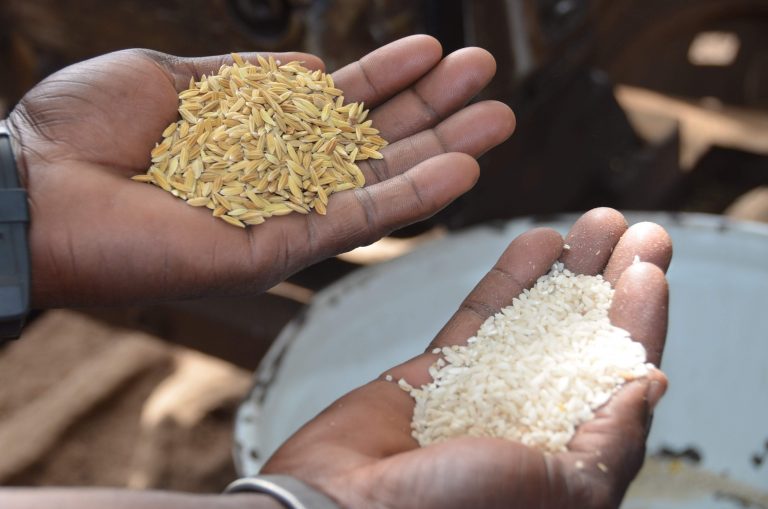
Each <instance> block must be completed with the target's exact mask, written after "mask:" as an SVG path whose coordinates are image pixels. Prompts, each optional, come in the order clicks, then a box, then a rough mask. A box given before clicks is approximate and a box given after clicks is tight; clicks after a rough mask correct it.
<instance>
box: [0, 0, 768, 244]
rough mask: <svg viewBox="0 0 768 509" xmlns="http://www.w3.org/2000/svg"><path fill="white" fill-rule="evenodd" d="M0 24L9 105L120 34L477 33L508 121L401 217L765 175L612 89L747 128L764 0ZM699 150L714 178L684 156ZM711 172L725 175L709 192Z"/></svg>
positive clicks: (52, 6) (458, 218)
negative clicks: (473, 180) (458, 174)
mask: <svg viewBox="0 0 768 509" xmlns="http://www.w3.org/2000/svg"><path fill="white" fill-rule="evenodd" d="M0 23H1V25H0V26H2V28H3V29H2V34H1V35H0V68H1V69H2V72H3V75H6V76H13V77H14V79H11V80H2V81H3V82H2V83H0V87H2V89H0V95H1V96H4V97H5V98H6V101H7V102H8V103H10V104H13V102H14V101H16V100H18V98H19V97H20V96H21V95H22V94H23V92H24V91H25V90H27V89H28V88H29V87H31V86H32V85H33V84H34V83H35V82H37V81H38V80H39V79H41V78H42V77H44V76H45V75H47V74H49V73H50V72H52V71H54V70H56V69H58V68H60V67H62V66H64V65H67V64H69V63H72V62H74V61H78V60H82V59H85V58H88V57H90V56H93V55H95V54H99V53H103V52H107V51H111V50H115V49H119V48H125V47H135V46H143V47H151V48H154V49H158V50H161V51H166V52H169V53H175V54H179V55H201V54H216V53H225V52H229V51H233V50H248V49H263V50H287V49H303V50H306V51H310V52H313V53H316V54H318V55H320V56H321V57H323V58H324V59H325V61H326V63H327V65H328V67H329V68H330V69H334V68H337V67H338V66H340V65H343V64H344V63H346V62H349V61H352V60H354V59H355V58H358V57H359V56H361V55H363V54H365V53H366V52H368V51H370V50H372V49H374V48H376V47H378V46H380V45H382V44H385V43H387V42H389V41H391V40H394V39H397V38H399V37H402V36H404V35H408V34H411V33H419V32H426V33H431V34H433V35H435V36H436V37H438V38H439V39H440V40H441V41H442V42H443V44H444V46H445V48H446V51H450V50H453V49H456V48H459V47H462V46H466V45H478V46H482V47H485V48H487V49H488V50H490V51H491V52H492V53H493V54H494V55H495V56H496V58H497V60H498V64H499V72H498V75H497V78H496V79H495V80H494V82H493V84H492V85H491V87H489V89H488V90H487V91H486V92H485V94H484V95H485V97H492V98H497V99H501V100H503V101H505V102H507V103H509V104H510V105H511V106H512V107H513V108H514V109H515V111H516V113H517V115H518V120H519V128H518V132H517V134H516V135H515V136H514V137H513V138H512V139H511V140H510V141H509V142H508V143H507V144H505V145H504V146H503V147H501V148H499V149H497V150H494V151H493V152H492V153H491V154H489V155H488V156H487V157H486V158H484V160H483V166H484V176H483V179H482V180H481V181H480V183H479V185H478V187H477V188H476V189H475V190H474V191H473V192H471V193H469V194H468V195H467V196H465V197H464V198H463V199H462V200H460V201H459V203H457V204H455V205H453V206H452V207H450V208H449V209H448V210H447V211H445V212H444V213H442V214H441V215H440V216H439V217H438V218H436V219H435V220H433V221H432V222H430V223H429V224H428V225H421V226H420V227H419V229H412V230H411V231H410V232H409V233H413V232H416V231H419V230H420V229H423V228H426V227H429V226H431V225H434V224H436V223H441V224H446V225H448V226H449V227H451V228H457V227H462V226H466V225H469V224H473V223H477V222H481V221H488V220H493V219H500V218H507V217H512V216H517V215H522V214H530V213H539V214H546V213H553V212H560V211H563V210H577V209H584V208H587V207H590V206H593V205H595V204H605V205H614V206H617V207H621V208H635V209H668V210H677V209H696V210H706V211H710V212H722V211H723V210H725V208H726V207H727V206H728V205H729V204H730V203H731V202H732V201H733V200H734V199H735V198H736V197H738V196H739V195H740V194H742V193H744V192H746V191H748V190H749V189H750V188H754V187H758V186H760V185H765V184H766V178H767V177H766V175H767V172H766V171H764V168H763V166H764V164H765V162H764V161H763V160H762V157H758V158H757V159H754V158H753V157H752V156H753V155H754V154H756V153H757V154H759V155H760V156H762V155H764V154H765V153H766V152H768V150H765V147H757V149H756V147H755V144H754V143H751V144H750V143H749V142H748V141H747V142H746V143H744V142H741V143H739V142H738V140H736V143H726V144H725V146H723V147H719V146H718V141H719V139H718V138H717V136H715V139H714V140H709V141H711V143H709V146H705V147H704V148H702V147H700V145H701V142H700V141H698V145H699V146H698V147H697V150H698V152H697V153H695V154H694V155H690V154H689V153H688V152H686V151H687V150H688V148H687V146H681V144H682V145H686V144H687V143H693V144H694V145H696V144H697V140H689V139H687V138H686V136H685V133H682V132H681V129H680V127H681V124H684V123H685V122H686V121H687V117H686V118H681V117H680V114H669V113H665V114H662V113H663V112H660V111H659V109H660V108H658V107H657V108H655V109H654V108H653V107H648V106H647V104H646V103H644V102H643V101H642V100H638V99H637V94H636V93H635V92H636V91H635V90H634V89H628V90H624V91H623V92H624V93H623V97H624V101H622V102H621V104H620V102H619V101H617V94H615V93H614V91H615V88H614V85H615V84H617V83H620V84H624V85H630V86H632V87H639V88H642V89H648V90H652V91H656V92H658V93H661V94H664V95H668V96H673V97H675V98H677V99H678V100H679V101H680V102H678V103H676V105H677V106H678V108H677V109H676V110H675V111H676V112H677V113H679V110H680V109H681V108H682V109H683V110H686V108H684V106H685V105H687V106H688V108H687V112H688V113H689V114H690V113H691V111H693V110H696V109H698V110H701V111H709V112H712V111H715V112H718V113H719V115H720V116H719V117H717V115H715V117H717V118H715V117H709V118H710V120H711V122H710V123H709V124H707V122H704V123H705V124H706V125H704V126H698V127H702V128H704V129H705V128H707V127H708V126H709V125H710V124H712V123H714V124H718V122H720V123H722V122H744V121H745V119H746V124H747V125H748V126H750V129H748V130H747V131H751V132H752V135H753V136H755V137H756V136H758V135H759V134H758V133H756V132H754V128H755V127H759V128H763V129H764V128H765V123H764V122H761V120H762V121H764V118H763V117H759V118H755V117H754V116H750V115H748V114H747V113H748V112H744V111H741V110H752V111H760V112H762V113H765V112H766V111H768V56H766V53H765V51H763V50H764V48H766V47H768V1H766V0H642V1H641V0H610V1H609V0H483V1H481V2H478V1H471V0H418V1H406V0H210V1H203V0H185V1H181V0H170V1H168V2H162V3H160V4H158V3H153V2H148V1H146V0H116V1H114V2H100V1H97V0H67V1H63V2H62V1H53V0H6V2H4V4H3V6H1V7H0ZM702 101H704V102H702ZM646 102H647V101H646ZM641 103H642V104H641ZM724 105H728V106H729V107H731V108H735V109H732V110H729V111H728V112H725V113H723V111H722V108H723V107H724ZM662 109H664V108H662ZM683 116H685V115H683ZM689 116H690V115H689ZM694 116H696V115H695V111H694ZM697 118H698V117H697ZM693 127H694V130H695V127H697V125H694V126H693ZM686 130H687V131H691V126H690V125H687V127H686ZM681 135H682V137H681ZM733 141H734V140H731V142H733ZM712 145H714V146H715V147H718V148H716V149H715V152H714V153H712V154H710V155H707V154H708V153H709V147H711V146H712ZM734 145H735V146H734ZM744 145H746V147H748V148H750V149H751V150H748V151H747V152H746V153H745V154H741V153H735V152H734V151H733V149H737V150H736V152H739V150H738V149H741V148H744ZM723 148H726V149H731V150H730V151H728V152H725V153H723V152H722V150H721V149H723ZM681 150H682V152H681ZM742 157H743V159H744V161H741V162H740V161H738V159H741V158H742ZM713 158H714V161H713V160H712V159H713ZM718 161H720V162H718ZM681 162H682V163H683V168H681V167H680V163H681ZM726 162H727V164H725V163H726ZM699 163H701V164H704V166H705V167H706V168H710V169H709V170H707V171H706V172H704V173H706V174H707V178H708V179H714V181H706V182H705V181H701V180H702V177H700V176H699V173H698V172H696V171H685V170H692V169H693V168H694V167H695V166H697V165H698V164H699ZM741 163H743V164H741ZM713 165H714V166H720V165H723V166H724V167H727V168H726V169H723V170H722V172H725V173H722V172H718V171H717V169H711V167H712V166H713ZM734 168H738V169H734ZM734 172H735V173H738V175H734ZM729 175H730V176H734V177H736V179H735V180H736V181H738V182H739V184H738V185H735V186H733V185H731V183H729V182H726V181H727V179H728V177H729ZM691 186H693V187H691ZM713 186H714V188H727V189H723V191H724V194H723V195H722V196H719V197H718V196H716V195H717V192H716V189H714V188H713Z"/></svg>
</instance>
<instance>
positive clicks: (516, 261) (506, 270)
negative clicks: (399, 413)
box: [380, 228, 563, 387]
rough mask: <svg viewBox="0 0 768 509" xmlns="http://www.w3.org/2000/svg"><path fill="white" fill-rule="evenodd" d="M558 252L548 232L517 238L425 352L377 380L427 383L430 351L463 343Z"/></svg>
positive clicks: (542, 271)
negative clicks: (403, 380) (390, 379)
mask: <svg viewBox="0 0 768 509" xmlns="http://www.w3.org/2000/svg"><path fill="white" fill-rule="evenodd" d="M562 248H563V239H562V237H561V236H560V234H559V233H557V232H556V231H554V230H551V229H548V228H536V229H534V230H531V231H529V232H526V233H523V234H522V235H520V236H519V237H517V238H516V239H515V240H513V241H512V243H510V245H509V246H508V247H507V249H506V250H505V251H504V253H503V254H502V255H501V258H499V260H498V262H496V265H494V266H493V268H492V269H491V270H490V272H488V273H487V274H486V275H485V277H484V278H483V279H482V280H480V282H479V283H478V284H477V286H475V288H474V289H473V290H472V291H471V292H470V294H469V295H468V296H467V297H466V298H465V299H464V301H463V302H462V303H461V305H460V306H459V309H458V311H456V313H454V315H453V316H452V317H451V319H450V320H449V321H448V323H447V324H446V325H445V327H443V328H442V330H441V331H440V332H439V333H438V334H437V336H436V337H435V339H434V340H433V341H432V342H431V343H430V344H429V346H428V347H427V350H426V352H425V353H424V354H421V355H419V356H417V357H414V358H413V359H411V360H409V361H407V362H405V363H403V364H400V365H399V366H396V367H394V368H392V369H390V370H388V371H386V372H385V373H382V375H381V376H380V378H383V379H389V377H391V378H392V379H393V380H400V379H401V378H403V379H405V380H406V381H407V382H408V383H409V384H411V385H413V386H415V387H416V386H421V385H424V384H425V383H429V382H430V381H431V377H430V375H429V367H430V366H431V365H432V364H433V363H434V362H435V360H436V359H437V357H438V355H439V354H434V353H432V349H434V348H441V347H444V346H450V345H459V344H463V343H465V342H466V341H467V339H469V338H470V337H472V336H474V335H475V334H476V333H477V330H478V329H479V328H480V326H481V325H482V323H483V322H484V321H485V320H486V319H487V318H488V317H489V316H492V315H494V314H496V313H498V312H499V311H500V310H501V308H503V307H506V306H509V305H510V304H512V301H513V300H514V299H515V297H517V296H518V295H520V293H521V292H522V291H523V290H524V289H526V288H530V287H531V286H533V284H534V283H535V282H536V280H537V279H538V278H539V277H540V276H542V275H544V274H545V273H546V272H547V271H549V269H550V268H551V267H552V264H553V263H554V262H555V261H556V260H557V258H558V256H560V254H561V252H562Z"/></svg>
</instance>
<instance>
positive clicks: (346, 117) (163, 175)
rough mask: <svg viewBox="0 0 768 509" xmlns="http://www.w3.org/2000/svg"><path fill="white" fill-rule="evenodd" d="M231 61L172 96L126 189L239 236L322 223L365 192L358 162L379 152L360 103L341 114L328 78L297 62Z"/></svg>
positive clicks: (344, 108)
mask: <svg viewBox="0 0 768 509" xmlns="http://www.w3.org/2000/svg"><path fill="white" fill-rule="evenodd" d="M232 57H233V64H232V65H224V66H222V67H221V68H220V69H219V72H218V73H216V74H212V75H210V76H205V75H203V76H202V77H201V78H200V80H198V81H194V80H191V81H190V83H189V88H188V89H187V90H184V91H183V92H181V93H179V101H180V102H179V117H180V118H179V119H178V120H177V121H175V122H173V123H171V124H170V125H169V126H168V127H167V128H166V129H165V130H164V131H163V139H162V141H161V142H159V143H158V144H157V145H156V146H155V148H154V149H153V150H152V153H151V157H152V165H151V166H150V168H149V170H148V171H147V173H146V174H142V175H136V176H135V177H133V179H134V180H138V181H140V182H149V183H152V184H155V185H157V186H159V187H160V188H162V189H163V190H165V191H167V192H169V193H171V194H172V195H174V196H176V197H178V198H181V199H183V200H185V201H186V202H187V203H188V204H189V205H192V206H195V207H207V208H208V209H210V210H211V211H213V215H214V216H216V217H220V218H221V219H223V220H224V221H226V222H227V223H229V224H232V225H234V226H239V227H245V226H246V225H256V224H261V223H263V222H264V221H265V220H266V219H267V218H269V217H272V216H283V215H286V214H290V213H292V212H298V213H301V214H307V213H309V211H310V210H312V209H314V210H315V211H317V213H319V214H325V213H326V207H327V205H328V197H329V196H330V195H331V194H333V193H336V192H340V191H345V190H347V189H352V188H355V187H362V186H363V185H364V184H365V177H364V176H363V173H362V171H361V170H360V168H359V167H358V166H357V161H362V160H365V159H381V158H382V155H381V153H379V150H380V149H381V148H382V147H384V146H386V145H387V142H386V141H385V140H384V139H383V138H382V137H381V136H379V131H378V130H377V129H375V128H374V127H372V125H371V120H368V119H367V117H368V112H369V110H366V109H365V106H364V105H363V104H362V103H346V104H345V103H344V96H343V92H342V91H341V90H340V89H338V88H336V86H335V84H334V82H333V78H332V77H331V76H330V75H329V74H325V73H324V72H322V71H319V70H316V71H311V70H309V69H307V68H305V67H303V66H302V65H301V64H300V63H299V62H289V63H287V64H280V63H279V62H277V61H275V60H274V59H273V58H272V57H269V58H268V59H265V58H262V57H261V56H259V57H257V59H258V64H257V65H254V64H251V63H249V62H245V61H244V60H243V59H242V58H241V57H240V56H239V55H237V54H233V55H232Z"/></svg>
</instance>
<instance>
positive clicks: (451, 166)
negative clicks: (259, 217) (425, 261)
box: [289, 153, 480, 259]
mask: <svg viewBox="0 0 768 509" xmlns="http://www.w3.org/2000/svg"><path fill="white" fill-rule="evenodd" d="M479 171H480V169H479V167H478V164H477V161H475V160H474V159H473V158H471V157H469V156H467V155H466V154H458V153H450V154H442V155H440V156H438V157H433V158H431V159H429V160H427V161H424V162H423V163H421V164H419V165H417V166H415V167H414V168H411V169H410V170H408V171H407V172H405V173H403V174H401V175H398V176H397V177H395V178H392V179H389V180H387V181H386V182H381V183H379V184H375V185H372V186H369V187H365V188H362V189H356V190H355V191H354V192H344V193H339V194H338V195H335V196H334V197H333V198H332V199H331V200H330V201H329V203H328V213H327V215H325V216H321V215H318V214H308V215H307V216H305V217H306V224H296V226H295V227H296V228H298V229H300V230H301V231H297V232H295V234H293V235H289V237H291V238H295V239H296V240H297V241H298V242H300V243H299V244H297V245H295V246H291V247H290V248H289V251H291V250H292V251H295V252H302V251H303V252H306V250H307V249H310V250H311V252H310V253H309V255H308V256H309V257H310V258H311V259H321V258H325V257H327V256H331V255H333V254H335V253H339V252H343V251H345V250H347V249H351V248H353V247H357V246H361V245H366V244H369V243H371V242H373V241H374V240H378V239H380V238H381V237H383V236H384V235H386V234H388V233H389V232H391V231H393V230H396V229H398V228H401V227H403V226H406V225H409V224H411V223H414V222H416V221H420V220H423V219H426V218H427V217H430V216H432V215H433V214H435V213H436V212H438V211H439V210H441V209H442V208H443V207H445V206H446V205H448V204H449V203H451V202H452V201H453V200H455V199H456V198H457V197H459V196H460V195H461V194H463V193H465V192H466V191H468V190H469V189H470V188H471V187H472V186H473V185H474V184H475V182H476V181H477V178H478V176H479ZM305 229H308V230H309V232H310V239H311V242H310V243H309V244H307V243H306V242H305V239H306V234H305V233H304V231H305ZM299 258H302V259H303V258H304V257H303V256H300V257H299Z"/></svg>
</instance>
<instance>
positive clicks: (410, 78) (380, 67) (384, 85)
mask: <svg viewBox="0 0 768 509" xmlns="http://www.w3.org/2000/svg"><path fill="white" fill-rule="evenodd" d="M442 53H443V49H442V47H441V46H440V43H439V42H438V41H437V39H435V38H433V37H430V36H428V35H412V36H410V37H405V38H403V39H400V40H398V41H395V42H393V43H391V44H387V45H386V46H383V47H381V48H379V49H377V50H375V51H373V52H371V53H369V54H368V55H366V56H364V57H363V58H361V59H360V60H358V61H357V62H353V63H351V64H349V65H347V66H345V67H342V68H341V69H339V70H338V71H336V72H335V73H333V80H334V82H335V83H336V85H337V86H338V88H340V89H341V90H343V91H344V97H345V98H346V100H347V101H351V102H360V101H363V102H365V104H366V105H367V106H368V107H371V108H373V107H376V106H378V105H379V104H381V103H383V102H384V101H386V100H387V99H389V98H390V97H392V96H393V95H395V94H396V93H397V92H399V91H401V90H403V89H404V88H406V87H408V86H410V85H411V84H412V83H413V82H415V81H416V80H418V79H419V78H421V77H422V76H424V75H425V74H426V73H427V72H428V71H429V70H430V69H432V68H433V67H434V66H435V65H437V63H438V62H439V61H440V57H441V56H442Z"/></svg>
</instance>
